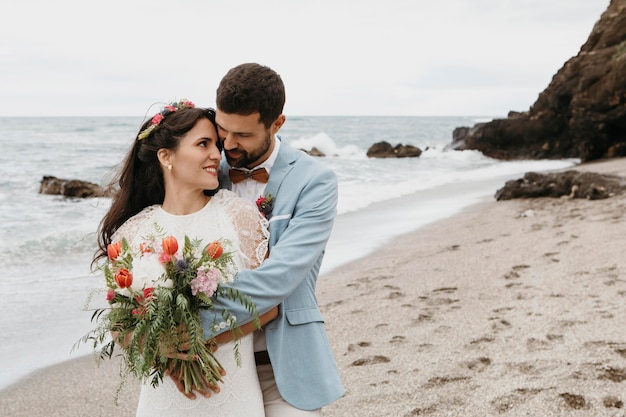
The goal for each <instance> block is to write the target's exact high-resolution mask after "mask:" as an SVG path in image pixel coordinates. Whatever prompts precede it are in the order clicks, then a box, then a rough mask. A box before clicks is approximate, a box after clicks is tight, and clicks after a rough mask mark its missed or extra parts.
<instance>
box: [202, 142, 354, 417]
mask: <svg viewBox="0 0 626 417" xmlns="http://www.w3.org/2000/svg"><path fill="white" fill-rule="evenodd" d="M278 140H280V138H278ZM221 168H222V169H221V173H220V184H221V186H222V187H223V188H231V185H232V184H231V182H230V179H229V178H228V173H227V168H228V165H227V164H225V163H223V164H222V167H221ZM270 194H271V195H272V196H273V197H274V203H273V210H272V215H271V217H270V219H269V231H270V242H269V246H270V256H269V258H268V259H267V260H266V261H265V262H264V263H263V264H262V265H261V266H260V267H259V268H257V269H255V270H244V271H241V272H239V274H238V275H237V281H236V288H238V289H239V290H240V291H242V292H244V293H246V294H248V295H250V296H251V297H252V300H253V301H254V303H255V304H256V305H257V309H258V311H259V312H260V313H263V312H266V311H268V310H270V309H271V308H272V307H274V306H276V305H278V306H279V312H278V317H277V318H276V319H275V320H273V321H272V322H270V323H268V324H267V325H266V326H265V328H264V329H265V333H266V339H267V350H268V353H269V356H270V360H271V362H272V367H273V369H274V376H275V378H276V384H277V386H278V390H279V392H280V393H281V395H282V396H283V398H284V399H285V400H286V401H287V402H288V403H290V404H291V405H293V406H295V407H297V408H300V409H303V410H315V409H318V408H320V407H323V406H325V405H327V404H330V403H331V402H333V401H335V400H337V399H339V398H340V397H341V396H342V395H343V393H344V389H343V386H342V384H341V381H340V378H339V373H338V371H337V366H336V364H335V359H334V357H333V353H332V351H331V348H330V344H329V342H328V338H327V335H326V330H325V328H324V319H323V317H322V314H321V313H320V310H319V308H318V305H317V298H316V295H315V285H316V282H317V276H318V273H319V269H320V264H321V262H322V258H323V256H324V251H325V248H326V243H327V241H328V239H329V237H330V233H331V230H332V226H333V222H334V218H335V214H336V209H337V177H336V175H335V173H334V172H333V171H332V170H331V169H329V168H327V167H325V166H324V165H322V164H321V163H319V162H318V161H315V160H314V158H312V157H311V156H309V155H307V154H306V153H304V152H302V151H300V150H296V149H294V148H293V147H291V146H289V145H288V144H287V143H286V142H284V141H282V142H281V145H280V149H279V153H278V156H277V158H276V161H275V163H274V165H273V167H272V170H271V173H270V179H269V181H268V183H267V187H266V191H265V195H266V196H267V195H270ZM218 308H224V309H228V310H229V311H230V312H231V313H233V314H235V315H236V316H237V322H238V323H245V322H248V321H250V320H251V317H250V314H249V313H248V312H247V311H246V310H245V309H244V308H243V307H242V306H241V305H240V304H239V303H237V302H230V301H224V302H223V303H222V304H221V306H218ZM218 314H219V311H218ZM213 319H214V316H213V315H212V314H210V315H207V316H206V317H204V320H203V323H204V326H205V329H204V330H205V334H211V331H210V329H209V327H210V324H211V323H212V321H213Z"/></svg>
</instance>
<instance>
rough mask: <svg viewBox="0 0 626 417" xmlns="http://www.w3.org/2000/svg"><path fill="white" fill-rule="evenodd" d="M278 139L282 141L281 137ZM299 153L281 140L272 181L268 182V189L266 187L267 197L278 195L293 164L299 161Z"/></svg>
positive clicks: (271, 177) (271, 176) (272, 172)
mask: <svg viewBox="0 0 626 417" xmlns="http://www.w3.org/2000/svg"><path fill="white" fill-rule="evenodd" d="M277 139H278V140H280V137H277ZM298 152H300V151H298V150H296V149H294V148H292V147H291V146H289V145H288V144H287V143H286V142H284V141H282V140H281V142H280V149H279V151H278V155H277V156H276V161H274V165H273V166H272V171H271V172H270V179H269V181H268V182H267V187H265V195H269V194H271V195H274V196H275V195H278V191H279V190H280V185H281V184H282V182H283V179H284V178H285V176H286V175H287V174H288V173H289V171H291V169H292V168H293V164H294V163H295V162H296V160H297V159H298V156H299V153H298Z"/></svg>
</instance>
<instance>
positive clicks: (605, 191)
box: [495, 170, 626, 200]
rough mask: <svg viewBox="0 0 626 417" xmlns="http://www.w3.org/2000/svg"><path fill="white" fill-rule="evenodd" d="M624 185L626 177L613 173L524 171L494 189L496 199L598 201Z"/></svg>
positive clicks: (618, 191) (615, 192)
mask: <svg viewBox="0 0 626 417" xmlns="http://www.w3.org/2000/svg"><path fill="white" fill-rule="evenodd" d="M624 188H626V178H622V177H617V176H614V175H604V174H597V173H594V172H579V171H575V170H570V171H564V172H559V173H549V174H539V173H536V172H527V173H526V174H524V177H523V178H521V179H517V180H512V181H507V182H506V184H505V185H504V187H502V188H501V189H499V190H498V191H496V194H495V198H496V200H511V199H514V198H535V197H563V196H567V197H570V198H586V199H589V200H599V199H603V198H608V197H611V196H613V195H616V194H620V193H622V192H623V191H624Z"/></svg>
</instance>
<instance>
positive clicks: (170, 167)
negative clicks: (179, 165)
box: [167, 164, 172, 172]
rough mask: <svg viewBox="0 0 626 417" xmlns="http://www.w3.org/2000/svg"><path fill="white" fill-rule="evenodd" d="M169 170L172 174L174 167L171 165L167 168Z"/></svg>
mask: <svg viewBox="0 0 626 417" xmlns="http://www.w3.org/2000/svg"><path fill="white" fill-rule="evenodd" d="M167 170H168V171H169V172H172V165H171V164H170V165H168V166H167Z"/></svg>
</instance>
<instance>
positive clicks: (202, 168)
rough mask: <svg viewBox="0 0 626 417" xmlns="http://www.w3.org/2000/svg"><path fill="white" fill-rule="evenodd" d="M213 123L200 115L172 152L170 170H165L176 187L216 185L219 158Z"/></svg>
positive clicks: (196, 189) (212, 188)
mask: <svg viewBox="0 0 626 417" xmlns="http://www.w3.org/2000/svg"><path fill="white" fill-rule="evenodd" d="M217 145H218V139H217V132H216V130H215V126H213V123H211V122H210V121H209V120H208V119H200V120H198V122H197V123H196V125H195V126H194V127H193V129H191V130H190V131H189V132H187V133H186V134H185V136H183V137H182V139H181V140H180V143H179V145H178V147H177V148H176V150H175V151H173V152H172V153H171V157H170V162H169V163H170V164H171V166H172V169H171V170H167V171H168V172H166V173H165V175H166V181H167V180H168V179H169V180H170V182H171V185H172V188H174V189H177V190H178V191H184V190H189V191H198V190H200V191H203V190H214V189H216V188H217V187H218V186H219V180H218V176H217V173H218V169H219V165H220V161H221V159H222V155H221V152H220V150H219V148H218V146H217Z"/></svg>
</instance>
